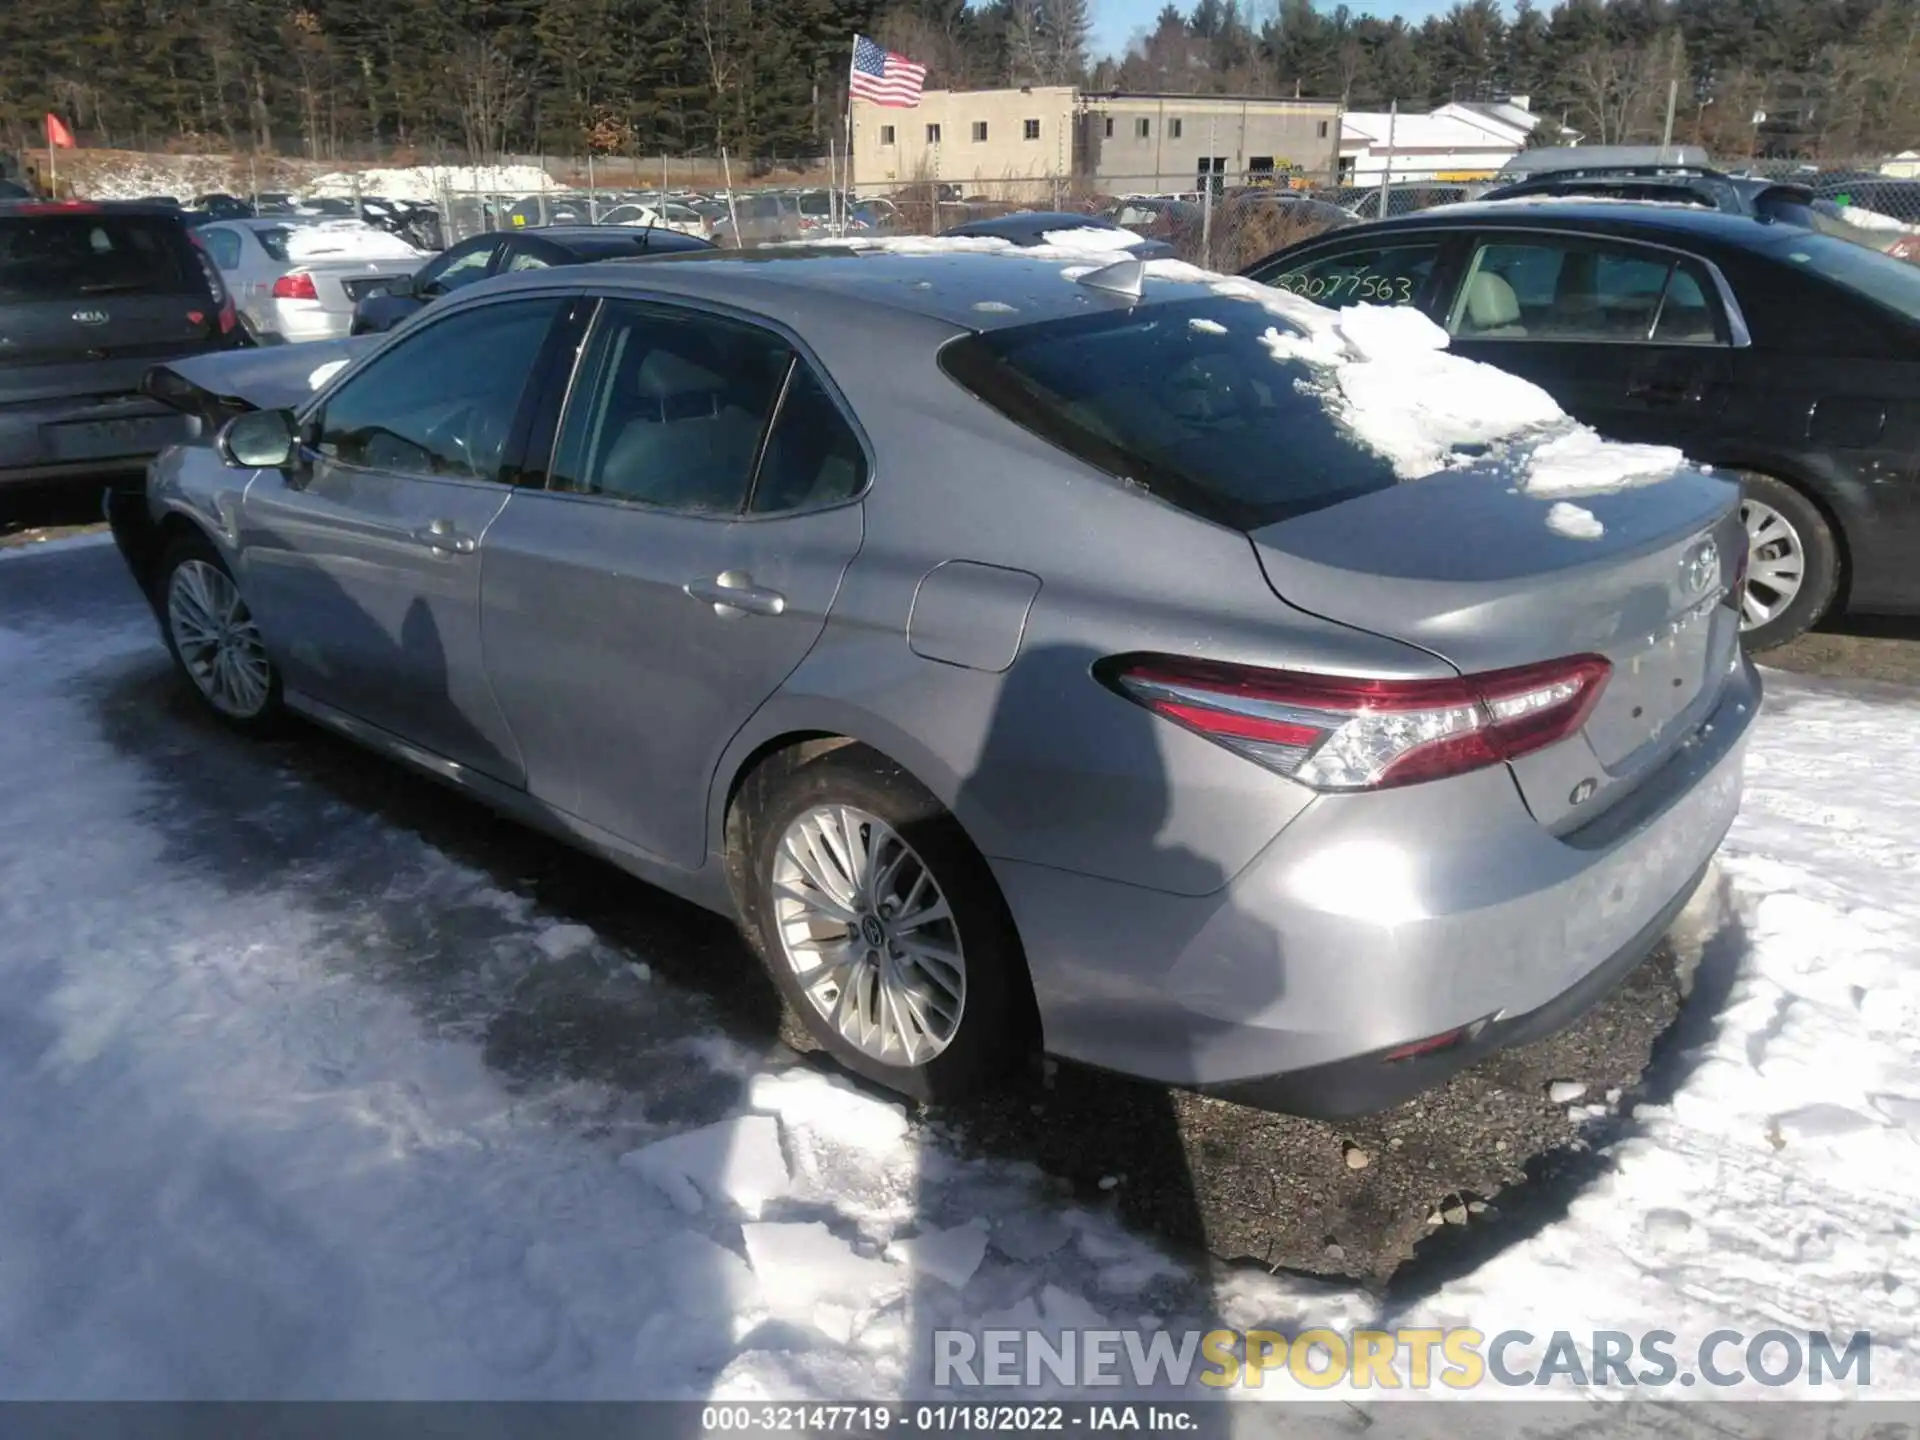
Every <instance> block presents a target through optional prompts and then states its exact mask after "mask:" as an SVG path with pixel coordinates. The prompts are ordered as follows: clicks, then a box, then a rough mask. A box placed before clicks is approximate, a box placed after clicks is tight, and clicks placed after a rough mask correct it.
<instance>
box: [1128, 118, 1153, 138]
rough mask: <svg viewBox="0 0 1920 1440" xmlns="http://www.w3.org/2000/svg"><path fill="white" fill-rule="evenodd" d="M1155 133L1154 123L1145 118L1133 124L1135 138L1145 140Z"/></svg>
mask: <svg viewBox="0 0 1920 1440" xmlns="http://www.w3.org/2000/svg"><path fill="white" fill-rule="evenodd" d="M1152 133H1153V122H1152V121H1151V120H1148V119H1146V118H1145V117H1144V116H1143V117H1142V118H1141V119H1138V120H1136V121H1134V122H1133V138H1134V139H1136V140H1144V139H1146V138H1147V137H1148V136H1149V135H1151V134H1152Z"/></svg>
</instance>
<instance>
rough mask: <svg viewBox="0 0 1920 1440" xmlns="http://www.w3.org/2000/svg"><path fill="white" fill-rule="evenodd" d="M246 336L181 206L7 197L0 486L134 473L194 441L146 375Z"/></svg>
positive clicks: (1, 244) (0, 264)
mask: <svg viewBox="0 0 1920 1440" xmlns="http://www.w3.org/2000/svg"><path fill="white" fill-rule="evenodd" d="M239 343H242V342H241V338H240V326H239V320H238V317H237V316H236V315H235V313H234V308H233V300H232V297H231V296H229V295H228V294H227V291H226V287H225V286H224V285H222V284H221V283H220V276H219V272H218V271H217V270H216V269H215V268H214V265H213V262H212V261H211V260H210V259H208V257H207V255H206V253H205V252H204V251H202V250H201V249H200V247H199V244H198V242H197V241H195V240H194V238H193V236H192V234H191V232H190V231H189V230H188V228H187V224H186V221H185V220H184V219H183V218H182V217H181V214H180V212H179V211H178V210H173V209H167V208H164V207H162V206H158V205H115V204H105V205H94V204H85V203H80V202H71V201H68V202H61V201H0V486H5V485H7V484H10V483H13V482H17V481H37V480H60V479H66V478H75V479H79V478H89V479H90V478H94V477H101V476H106V475H111V474H113V473H115V472H121V471H130V470H132V471H137V470H139V469H140V468H141V467H143V466H144V465H145V463H146V462H147V460H149V459H150V458H152V456H153V455H155V454H156V453H157V452H159V451H160V450H162V449H164V448H165V447H166V446H168V445H171V444H173V443H174V442H176V441H179V440H188V439H192V438H193V435H194V422H193V421H192V420H191V419H189V418H188V417H186V416H184V415H182V414H180V413H179V412H178V411H176V410H171V409H168V408H167V407H166V406H164V405H160V404H158V403H156V402H155V401H153V400H150V399H148V398H147V397H146V396H144V395H142V394H141V393H140V378H141V376H142V375H144V374H145V373H146V370H147V367H148V366H150V365H152V364H153V363H154V362H156V361H159V360H169V359H177V358H179V357H181V356H185V355H192V354H197V353H199V352H202V351H206V350H219V349H225V348H227V347H228V346H232V345H236V344H239Z"/></svg>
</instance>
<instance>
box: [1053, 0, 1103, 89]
mask: <svg viewBox="0 0 1920 1440" xmlns="http://www.w3.org/2000/svg"><path fill="white" fill-rule="evenodd" d="M1092 33H1093V15H1092V12H1091V11H1090V10H1089V8H1088V0H1040V39H1041V69H1040V73H1041V74H1042V76H1044V77H1045V79H1046V80H1047V82H1048V83H1049V84H1052V85H1070V84H1072V83H1073V82H1074V81H1076V80H1078V79H1079V78H1080V76H1081V75H1082V74H1083V73H1084V72H1085V71H1086V68H1087V37H1088V36H1090V35H1091V34H1092Z"/></svg>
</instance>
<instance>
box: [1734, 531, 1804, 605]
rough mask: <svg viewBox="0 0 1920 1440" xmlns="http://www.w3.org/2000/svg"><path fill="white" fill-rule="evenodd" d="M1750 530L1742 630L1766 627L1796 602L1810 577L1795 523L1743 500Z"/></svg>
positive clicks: (1741, 602) (1741, 603)
mask: <svg viewBox="0 0 1920 1440" xmlns="http://www.w3.org/2000/svg"><path fill="white" fill-rule="evenodd" d="M1740 519H1741V521H1742V522H1743V523H1744V524H1745V525H1746V527H1747V583H1746V589H1745V590H1744V591H1743V592H1742V593H1741V596H1740V628H1741V629H1742V630H1753V629H1756V628H1758V627H1759V626H1761V625H1764V624H1766V623H1767V622H1768V621H1769V620H1771V619H1773V618H1774V617H1775V616H1777V615H1779V614H1780V613H1781V612H1782V611H1783V610H1785V609H1786V608H1787V607H1788V606H1789V605H1791V604H1792V603H1793V602H1794V598H1795V597H1796V596H1798V595H1799V593H1800V587H1801V586H1802V585H1804V584H1805V583H1806V578H1807V547H1806V544H1805V542H1803V541H1802V540H1801V538H1800V532H1799V531H1798V530H1796V529H1794V527H1793V522H1792V521H1791V520H1789V519H1787V517H1786V516H1785V515H1783V514H1781V513H1780V512H1779V511H1778V510H1776V509H1774V508H1773V507H1772V506H1771V505H1768V504H1766V503H1765V502H1764V501H1760V500H1752V499H1748V500H1742V501H1741V502H1740Z"/></svg>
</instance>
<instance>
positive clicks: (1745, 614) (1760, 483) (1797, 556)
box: [1740, 472, 1840, 651]
mask: <svg viewBox="0 0 1920 1440" xmlns="http://www.w3.org/2000/svg"><path fill="white" fill-rule="evenodd" d="M1740 481H1741V497H1740V518H1741V519H1742V520H1743V521H1745V522H1746V527H1747V543H1748V549H1747V584H1746V589H1745V591H1744V592H1743V593H1742V595H1741V596H1740V639H1741V642H1742V643H1743V644H1744V645H1745V646H1746V648H1747V649H1748V650H1750V651H1761V650H1771V649H1773V648H1774V647H1775V646H1778V645H1784V644H1786V643H1787V642H1788V641H1789V640H1792V639H1795V638H1797V637H1798V636H1800V635H1802V634H1804V633H1805V632H1806V631H1807V630H1809V629H1811V628H1812V627H1813V626H1814V625H1817V624H1819V623H1820V621H1821V619H1822V618H1823V617H1825V615H1826V614H1827V612H1828V610H1829V609H1831V608H1832V605H1833V600H1834V596H1835V595H1836V594H1837V593H1838V592H1839V589H1840V547H1839V544H1838V543H1837V542H1836V541H1835V539H1834V535H1833V528H1832V527H1831V526H1830V525H1828V524H1827V517H1826V516H1825V515H1823V514H1822V513H1821V512H1820V507H1819V506H1817V505H1815V504H1814V503H1813V501H1811V500H1809V499H1808V498H1807V497H1806V496H1805V495H1803V494H1802V493H1801V492H1800V491H1798V490H1796V489H1795V488H1794V487H1793V486H1791V485H1789V484H1787V483H1786V482H1785V481H1783V480H1776V479H1774V478H1773V476H1771V475H1757V474H1753V473H1751V472H1747V473H1743V474H1742V475H1741V477H1740Z"/></svg>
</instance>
